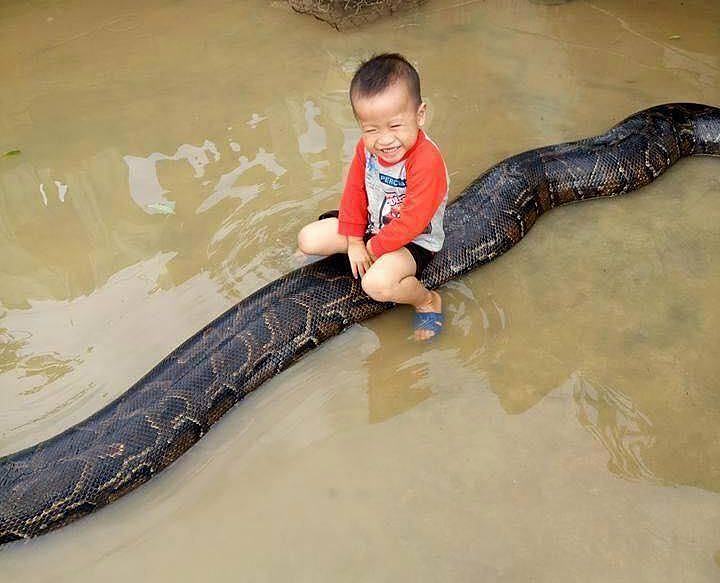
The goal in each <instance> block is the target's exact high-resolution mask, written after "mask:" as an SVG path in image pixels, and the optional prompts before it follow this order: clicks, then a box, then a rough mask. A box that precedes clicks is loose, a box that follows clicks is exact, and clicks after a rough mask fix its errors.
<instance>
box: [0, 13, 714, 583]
mask: <svg viewBox="0 0 720 583" xmlns="http://www.w3.org/2000/svg"><path fill="white" fill-rule="evenodd" d="M0 28H1V29H2V31H3V34H2V35H0V72H1V73H2V80H3V81H2V84H0V153H2V152H5V151H9V150H14V149H19V150H20V151H21V153H20V154H19V155H15V156H11V157H4V158H0V274H1V276H2V277H1V279H0V454H6V453H10V452H12V451H16V450H17V449H19V448H22V447H25V446H28V445H32V444H33V443H36V442H37V441H40V440H42V439H46V438H48V437H51V436H52V435H55V434H56V433H58V432H59V431H61V430H62V429H64V428H66V427H68V426H70V425H72V424H73V423H76V422H78V421H80V420H82V419H84V418H85V417H87V416H88V415H90V414H91V413H93V412H94V411H96V410H97V409H99V408H100V407H102V406H103V405H105V404H106V403H108V402H109V401H111V400H112V399H113V398H115V397H117V396H118V395H120V394H121V393H122V392H123V391H124V390H126V389H127V388H128V387H129V386H130V385H131V384H132V383H133V382H134V381H135V380H137V379H138V378H139V377H140V376H142V375H143V374H144V373H145V372H146V371H147V370H148V369H149V368H151V367H152V366H153V365H154V364H155V363H156V362H157V361H159V360H160V359H161V358H162V357H163V356H164V355H165V354H167V353H168V352H169V351H170V350H172V349H173V348H174V347H175V346H177V345H178V344H179V343H180V342H182V341H183V340H184V339H185V338H187V337H188V336H190V335H191V334H193V333H194V332H195V331H196V330H197V329H199V328H200V327H202V326H203V325H204V324H205V323H207V322H208V321H210V320H211V319H212V318H213V317H215V316H216V315H218V314H219V313H221V312H222V311H224V310H225V309H227V308H228V307H230V306H232V305H233V304H234V303H235V302H236V301H238V300H240V299H242V298H243V297H245V296H247V295H248V294H249V293H251V292H252V291H254V290H256V289H258V288H259V287H260V286H262V285H264V284H265V283H267V282H269V281H271V280H273V279H275V278H276V277H278V276H279V275H281V274H283V273H285V272H287V271H289V270H291V269H294V268H295V267H296V265H295V263H294V259H293V256H292V254H293V252H294V240H295V236H296V234H297V231H298V230H299V228H300V227H301V226H302V225H303V224H305V223H306V222H308V221H310V220H312V219H313V218H314V217H315V216H316V215H317V214H319V213H320V212H322V211H323V210H326V209H328V208H335V207H336V206H337V200H338V197H339V195H340V192H341V190H342V183H343V171H344V168H345V167H346V166H347V164H348V162H349V158H350V156H351V155H352V150H353V147H354V145H355V143H356V141H357V139H358V135H359V134H358V131H357V129H356V127H355V123H354V119H353V117H352V112H351V110H350V108H349V106H348V103H347V99H346V89H347V85H348V83H349V80H350V77H351V76H352V73H353V71H354V69H355V67H356V66H357V65H358V63H359V62H360V61H361V60H362V59H364V58H367V57H369V56H370V55H371V54H372V53H374V52H380V51H387V50H392V51H395V50H397V51H400V52H402V53H404V54H406V55H407V56H408V57H409V58H410V59H411V60H412V61H413V62H414V63H415V64H416V65H417V67H418V69H419V71H420V74H421V77H422V83H423V94H424V98H425V99H426V100H427V102H428V104H429V113H430V120H429V125H428V127H427V130H428V133H429V134H430V135H431V136H432V137H433V139H434V140H435V141H436V142H438V143H439V145H440V146H441V148H442V150H443V152H444V155H445V157H446V161H447V164H448V167H449V170H450V174H451V181H452V182H451V196H452V197H454V196H456V195H457V194H459V193H460V191H461V190H462V188H463V187H464V186H465V185H466V184H467V183H468V182H470V181H471V180H472V179H473V178H474V177H475V176H477V175H478V174H479V173H480V172H482V171H483V170H485V169H486V168H488V167H490V166H491V165H492V164H494V163H495V162H497V161H498V160H501V159H503V158H505V157H507V156H509V155H511V154H514V153H518V152H521V151H524V150H527V149H530V148H533V147H538V146H543V145H546V144H551V143H557V142H561V141H567V140H572V139H576V138H579V137H584V136H588V135H593V134H597V133H600V132H602V131H605V130H606V129H607V128H608V127H610V126H611V125H613V124H614V123H616V122H617V121H619V120H620V119H622V118H623V117H625V116H627V115H629V114H631V113H632V112H634V111H637V110H639V109H642V108H644V107H649V106H651V105H655V104H657V103H662V102H669V101H699V102H705V103H711V104H714V105H718V104H720V90H719V89H718V87H720V32H719V31H720V7H716V6H713V5H711V3H704V2H699V1H686V2H684V3H682V5H680V4H679V3H674V2H669V1H663V2H655V3H653V5H652V7H649V8H648V7H647V6H641V5H640V3H627V2H621V1H620V0H617V1H608V2H603V3H593V2H582V1H575V2H568V3H551V2H530V1H526V0H513V1H512V2H500V1H486V2H472V1H469V2H450V1H448V2H445V1H429V2H427V3H426V4H425V5H424V6H423V8H422V9H420V10H418V11H414V12H412V13H407V14H400V15H397V16H396V17H393V18H391V19H388V20H386V21H384V22H382V23H376V24H374V25H372V26H370V27H368V28H365V29H360V30H356V31H352V32H346V33H343V34H340V33H337V32H335V31H334V30H333V29H331V28H329V27H327V26H326V25H324V24H323V23H320V22H318V21H315V20H313V19H312V18H308V17H302V16H299V15H296V14H294V13H293V12H292V11H291V10H290V9H288V8H287V7H286V6H285V4H284V3H282V2H261V1H260V0H258V1H245V2H221V1H211V2H200V1H196V0H186V1H184V2H175V1H162V0H149V1H148V2H144V3H142V6H140V5H138V4H137V3H133V2H119V3H112V5H100V4H97V3H92V2H89V1H88V0H76V1H74V2H32V3H20V2H7V3H5V4H4V5H3V7H2V8H0ZM719 177H720V170H719V166H718V161H717V160H711V159H695V160H687V161H682V162H680V163H678V164H677V166H676V167H675V168H673V169H672V170H671V171H670V172H669V173H667V174H666V175H665V176H663V177H662V178H661V179H659V180H658V181H657V182H655V183H654V184H652V185H650V186H649V187H647V188H645V189H643V190H642V191H641V192H637V193H634V194H632V195H630V196H627V197H621V198H619V199H615V200H606V201H594V202H588V203H585V204H581V205H575V206H573V207H570V208H563V209H558V210H556V211H553V212H552V213H551V214H549V215H548V216H546V217H544V218H543V219H542V220H541V221H540V222H539V223H538V225H537V226H536V228H534V229H533V230H532V232H531V233H530V234H529V235H528V236H527V237H526V239H525V240H524V241H523V242H522V243H521V244H520V245H519V246H518V247H517V248H515V249H513V250H512V251H511V252H510V253H508V254H507V255H505V256H503V257H502V258H501V259H499V260H498V261H496V262H494V263H493V264H490V265H488V266H486V267H483V268H482V269H480V270H477V271H476V272H474V273H472V274H471V275H469V276H466V277H464V278H462V279H461V280H459V281H457V282H453V283H452V284H450V285H448V286H447V287H446V288H444V290H443V292H442V293H443V297H444V300H445V306H446V313H447V316H448V321H447V324H446V327H445V331H444V333H443V336H442V338H440V339H439V340H438V341H437V342H433V343H431V344H428V345H423V346H418V345H415V344H414V343H412V342H410V341H409V340H408V337H409V336H410V334H411V330H410V325H411V313H410V312H409V311H408V310H406V309H402V308H401V309H397V310H394V311H393V312H392V313H389V314H386V315H384V316H382V317H379V318H377V319H375V320H373V321H371V322H368V323H367V325H365V326H356V327H354V328H353V329H351V330H350V331H348V332H347V333H345V334H343V335H342V336H340V337H339V338H336V339H334V340H332V341H330V342H328V343H327V344H326V345H324V346H322V347H321V348H320V349H318V350H316V351H315V352H314V353H313V354H311V355H310V356H308V357H307V358H305V359H304V360H303V361H301V362H300V363H298V364H297V365H295V366H293V367H292V368H291V369H290V370H288V371H286V372H285V373H283V374H281V375H280V376H278V377H276V378H274V379H273V380H272V381H270V382H269V383H267V384H266V385H265V386H263V387H262V388H261V389H260V390H259V391H258V392H256V393H255V394H253V395H251V396H250V397H249V398H248V399H246V400H245V402H243V403H242V404H241V405H239V406H238V407H237V408H236V409H234V410H233V411H232V412H230V413H229V414H228V415H226V417H225V418H224V419H223V421H221V422H220V423H219V424H218V426H217V427H216V428H215V429H214V430H213V431H212V432H211V433H210V434H209V435H208V436H207V437H206V438H204V439H203V440H202V441H201V442H200V443H199V444H198V445H197V446H195V447H194V448H193V449H192V450H190V452H188V453H187V454H186V455H185V456H183V458H181V460H180V461H179V462H177V463H176V464H174V465H173V466H172V467H171V468H170V469H168V470H167V471H165V472H164V473H163V474H162V475H161V476H159V477H158V478H156V479H154V480H152V482H151V483H149V484H147V485H145V486H143V487H142V488H141V489H139V490H138V491H136V492H135V493H133V494H132V495H130V496H127V497H126V498H124V499H123V500H121V501H119V502H117V503H115V504H113V505H112V506H110V507H108V508H107V509H105V510H103V511H102V512H100V513H98V514H97V515H95V516H92V517H90V518H88V519H84V520H82V521H79V522H77V523H75V524H74V525H71V526H69V527H67V528H64V529H62V530H60V531H57V532H55V533H53V534H51V535H48V536H45V537H41V538H40V539H37V540H34V541H31V542H29V543H25V544H18V545H12V546H9V547H7V548H5V549H3V551H2V552H0V573H2V581H3V582H4V581H6V580H7V581H23V582H29V581H38V582H40V581H53V582H58V581H73V582H76V581H97V580H99V579H102V580H105V581H127V580H128V578H129V577H137V573H139V572H142V573H143V574H144V577H145V578H148V579H150V578H152V579H154V580H173V581H190V580H196V579H197V578H201V577H202V578H209V579H211V580H213V581H237V580H251V581H277V580H288V579H290V580H300V581H398V580H400V581H405V580H413V581H437V580H454V581H478V580H487V581H509V582H514V581H528V580H533V581H558V580H561V581H562V580H584V581H608V580H612V581H633V582H638V581H658V580H672V581H691V582H696V581H697V582H705V581H716V580H717V578H718V577H719V576H720V528H719V527H718V524H719V523H720V522H719V520H720V445H718V444H720V429H718V428H720V392H718V390H717V389H718V387H717V378H718V366H717V364H716V361H715V360H714V359H715V355H716V354H717V353H718V351H719V349H720V332H719V330H720V309H719V308H720V306H718V302H717V299H716V298H717V297H719V295H720V275H719V274H720V264H719V263H718V259H717V258H718V257H720V235H719V234H718V233H719V231H718V228H717V225H718V223H720V204H718V201H717V194H718V190H720V178H719Z"/></svg>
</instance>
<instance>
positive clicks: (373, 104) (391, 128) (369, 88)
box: [298, 54, 448, 340]
mask: <svg viewBox="0 0 720 583" xmlns="http://www.w3.org/2000/svg"><path fill="white" fill-rule="evenodd" d="M350 103H351V105H352V108H353V111H354V113H355V118H356V119H357V121H358V124H359V125H360V129H361V130H362V138H361V139H360V141H359V142H358V144H357V147H356V148H355V156H354V158H353V161H352V164H351V166H350V172H349V174H348V177H347V182H346V183H345V190H344V191H343V195H342V199H341V201H340V210H339V211H333V212H330V213H325V215H322V216H321V217H320V220H318V221H316V222H314V223H311V224H309V225H307V226H305V227H304V228H303V229H302V230H301V231H300V233H299V235H298V246H299V247H300V250H301V251H302V252H303V253H307V254H310V255H331V254H333V253H347V254H348V258H349V260H350V269H351V270H352V274H353V277H356V278H357V277H358V276H359V277H361V278H362V288H363V290H365V293H367V294H368V295H369V296H370V297H371V298H373V299H374V300H376V301H379V302H396V303H399V304H410V305H412V306H414V308H415V312H416V314H415V338H416V339H417V340H427V339H428V338H431V337H432V336H434V335H436V334H438V333H439V332H440V328H441V326H442V322H443V317H442V301H441V299H440V295H439V294H438V293H437V292H435V291H430V290H428V289H426V288H425V287H424V286H423V285H422V284H421V283H420V281H419V280H418V279H417V278H418V277H419V276H420V274H421V273H422V271H423V269H424V268H425V266H426V265H427V264H428V263H429V262H430V260H431V259H432V257H433V255H435V253H436V252H437V251H439V250H440V248H441V247H442V244H443V240H444V238H445V235H444V232H443V214H444V212H445V205H446V203H447V195H448V176H447V169H446V167H445V162H444V161H443V158H442V155H441V154H440V150H439V149H438V147H437V146H436V145H435V144H434V143H433V142H432V141H431V140H430V139H429V138H428V137H427V136H426V135H425V134H424V132H423V131H422V130H421V129H420V128H421V127H422V126H423V125H424V123H425V112H426V105H425V103H423V101H422V99H421V97H420V78H419V76H418V74H417V71H416V70H415V68H414V67H413V66H412V65H411V64H410V63H408V61H407V60H406V59H405V58H404V57H402V56H401V55H398V54H383V55H378V56H376V57H373V58H372V59H370V60H369V61H367V62H365V63H363V64H362V65H361V66H360V68H359V69H358V70H357V71H356V72H355V75H354V77H353V79H352V82H351V83H350Z"/></svg>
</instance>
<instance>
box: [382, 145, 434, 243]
mask: <svg viewBox="0 0 720 583" xmlns="http://www.w3.org/2000/svg"><path fill="white" fill-rule="evenodd" d="M447 189H448V185H447V174H446V171H445V163H444V162H443V159H442V157H441V156H440V155H439V153H438V154H437V155H433V156H428V157H427V158H425V159H422V160H416V161H415V164H414V167H408V169H407V190H406V195H405V200H404V201H403V203H402V205H401V206H400V209H399V210H400V216H399V217H397V218H395V219H393V220H392V221H391V222H390V223H389V224H388V225H386V226H384V227H383V228H382V229H381V230H380V232H379V233H378V234H377V235H376V236H374V237H373V238H372V239H370V241H368V247H369V249H370V252H371V253H372V254H373V255H375V256H376V257H380V256H381V255H383V254H384V253H389V252H390V251H395V250H396V249H400V247H402V246H403V245H406V244H407V243H409V242H410V241H412V240H413V239H414V238H415V237H417V236H418V235H419V234H420V233H422V232H423V231H424V230H425V227H427V226H428V224H429V223H430V221H431V219H432V218H433V215H434V214H435V211H437V209H438V207H439V206H440V204H441V203H442V201H443V200H444V199H445V195H446V194H447Z"/></svg>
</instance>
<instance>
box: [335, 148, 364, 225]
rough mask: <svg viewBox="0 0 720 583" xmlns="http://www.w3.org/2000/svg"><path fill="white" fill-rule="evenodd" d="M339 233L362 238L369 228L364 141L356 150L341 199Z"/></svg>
mask: <svg viewBox="0 0 720 583" xmlns="http://www.w3.org/2000/svg"><path fill="white" fill-rule="evenodd" d="M338 220H339V225H338V233H340V234H341V235H347V236H352V237H361V238H362V236H363V235H364V234H365V228H366V227H367V194H366V192H365V148H364V146H363V144H362V140H361V141H360V142H358V145H357V146H356V148H355V155H354V156H353V160H352V163H351V164H350V171H349V172H348V176H347V180H346V181H345V189H344V190H343V194H342V198H341V199H340V215H339V218H338Z"/></svg>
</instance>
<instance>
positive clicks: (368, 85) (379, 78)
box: [350, 53, 422, 109]
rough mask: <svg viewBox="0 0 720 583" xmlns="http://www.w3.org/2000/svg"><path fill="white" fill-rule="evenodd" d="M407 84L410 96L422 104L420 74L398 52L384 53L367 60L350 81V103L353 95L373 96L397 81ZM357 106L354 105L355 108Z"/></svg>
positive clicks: (418, 103)
mask: <svg viewBox="0 0 720 583" xmlns="http://www.w3.org/2000/svg"><path fill="white" fill-rule="evenodd" d="M397 81H404V82H405V83H406V84H407V88H408V91H409V93H410V97H411V98H412V99H414V100H415V103H416V104H417V105H418V107H419V106H420V104H421V103H422V98H421V97H420V76H419V75H418V72H417V71H416V70H415V67H413V66H412V65H411V64H410V63H409V62H408V60H407V59H406V58H405V57H403V56H402V55H400V54H398V53H383V54H382V55H375V56H374V57H372V58H371V59H370V60H368V61H365V62H364V63H363V64H362V65H360V67H358V70H357V71H355V75H353V78H352V81H351V82H350V103H351V104H352V102H353V97H372V96H373V95H377V94H378V93H382V92H383V91H385V89H387V88H388V87H390V86H391V85H393V84H394V83H396V82H397ZM354 108H355V106H354V105H353V109H354Z"/></svg>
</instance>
